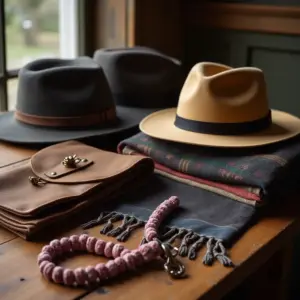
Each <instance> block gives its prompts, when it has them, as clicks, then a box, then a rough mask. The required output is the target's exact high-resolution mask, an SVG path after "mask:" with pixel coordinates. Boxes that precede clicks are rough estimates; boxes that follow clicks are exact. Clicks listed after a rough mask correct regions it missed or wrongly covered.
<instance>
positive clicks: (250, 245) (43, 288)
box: [0, 144, 300, 300]
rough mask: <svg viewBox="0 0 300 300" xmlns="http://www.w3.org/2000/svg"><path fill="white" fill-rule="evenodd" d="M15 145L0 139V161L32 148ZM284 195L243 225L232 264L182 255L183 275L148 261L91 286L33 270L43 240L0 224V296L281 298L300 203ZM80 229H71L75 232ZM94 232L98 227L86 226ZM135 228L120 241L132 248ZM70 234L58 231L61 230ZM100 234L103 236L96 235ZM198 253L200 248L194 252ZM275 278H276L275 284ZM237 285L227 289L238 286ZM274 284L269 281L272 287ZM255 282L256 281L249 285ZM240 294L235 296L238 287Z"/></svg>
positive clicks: (81, 260)
mask: <svg viewBox="0 0 300 300" xmlns="http://www.w3.org/2000/svg"><path fill="white" fill-rule="evenodd" d="M16 149H17V148H15V147H12V146H9V145H5V144H0V165H3V164H7V163H10V162H13V161H15V160H16V159H22V158H26V157H29V156H30V155H31V154H32V153H33V152H34V151H33V150H25V149H24V150H22V152H16ZM288 198H289V201H287V200H288V199H286V200H285V203H286V204H287V205H286V206H285V207H284V208H276V207H274V208H273V209H272V210H271V211H270V212H269V213H268V215H266V216H265V217H264V218H263V219H261V220H260V221H259V223H258V224H257V225H255V226H253V227H252V228H251V229H249V230H248V231H247V232H246V233H245V234H244V236H243V237H242V238H241V239H240V240H239V241H238V242H237V243H236V244H235V246H234V247H233V249H232V250H231V257H232V259H233V261H234V262H235V263H236V265H237V267H236V268H235V269H226V268H224V267H223V266H221V265H220V264H218V263H216V264H215V265H214V266H213V267H206V266H204V265H203V264H202V263H201V259H198V260H196V261H188V260H186V259H184V263H185V265H186V267H187V273H188V275H189V278H187V279H183V280H171V279H170V278H169V276H168V275H167V274H166V273H165V272H164V271H163V270H161V269H158V268H157V267H155V266H149V268H147V269H146V270H143V271H142V272H139V273H138V274H132V275H131V276H127V277H123V278H121V279H120V280H118V281H114V282H110V283H108V284H107V285H105V286H101V287H99V288H98V289H96V290H93V291H87V290H84V289H72V288H67V287H63V286H59V285H56V284H53V283H49V282H47V281H45V280H44V279H43V278H42V276H41V274H40V273H39V270H38V267H37V263H36V257H37V254H38V253H39V251H40V249H41V248H42V246H43V244H40V243H32V242H26V241H24V240H22V239H21V238H18V237H17V236H15V235H14V234H11V233H9V232H8V231H6V230H4V229H1V228H0V299H1V300H5V299H12V300H17V299H22V300H27V299H28V300H29V299H30V300H31V299H43V300H50V299H55V300H60V299H85V300H93V299H99V298H100V299H107V300H125V299H142V300H148V299H149V300H150V299H151V300H152V299H171V300H179V299H180V300H182V299H189V300H190V299H210V300H213V299H221V298H222V297H224V296H225V295H227V296H226V297H225V298H226V299H271V298H272V299H285V295H286V294H285V291H286V289H285V288H286V283H287V276H288V274H289V263H290V260H291V249H292V247H291V246H292V240H293V238H294V237H295V235H296V234H297V232H298V231H299V229H300V226H299V225H300V222H299V220H300V218H299V217H300V209H299V208H300V205H299V204H297V202H299V201H292V200H298V199H297V197H296V196H290V197H288ZM80 231H81V230H80V229H74V230H72V232H76V233H79V232H80ZM88 233H89V234H90V235H94V236H100V234H99V227H96V228H93V229H91V230H88ZM141 233H142V231H140V232H137V233H135V234H134V235H133V236H132V238H130V241H128V242H127V243H126V246H127V247H128V248H135V247H136V246H137V245H138V243H139V241H140V239H141ZM66 234H70V232H68V233H64V234H62V235H66ZM102 238H103V239H109V238H107V237H104V236H102ZM202 255H203V252H202V253H200V255H199V257H201V256H202ZM99 261H104V259H102V258H99V257H94V256H89V255H86V256H78V257H75V258H73V259H71V260H69V261H67V262H66V263H65V264H66V265H68V266H70V267H77V266H84V265H90V264H96V263H99ZM279 283H280V284H279ZM241 284H242V287H243V289H240V290H237V291H238V293H237V292H236V293H237V295H238V296H237V298H235V297H236V295H235V293H231V294H228V293H229V292H231V291H234V290H235V289H236V288H238V287H239V286H241ZM274 284H275V287H276V288H274ZM255 285H256V287H255ZM242 292H244V293H245V294H244V295H242V296H241V294H240V293H242Z"/></svg>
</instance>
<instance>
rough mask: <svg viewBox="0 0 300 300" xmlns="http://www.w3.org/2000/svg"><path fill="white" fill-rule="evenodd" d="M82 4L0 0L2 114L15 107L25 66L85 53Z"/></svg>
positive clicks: (54, 0)
mask: <svg viewBox="0 0 300 300" xmlns="http://www.w3.org/2000/svg"><path fill="white" fill-rule="evenodd" d="M81 5H82V1H81V0H0V110H1V111H5V110H13V109H14V108H15V103H16V96H17V87H18V80H17V77H18V72H19V69H20V68H21V67H22V66H23V65H24V64H26V63H28V62H30V61H32V60H35V59H39V58H44V57H62V58H74V57H76V56H78V55H83V54H84V53H83V47H82V44H83V38H84V37H83V34H82V32H84V31H83V30H81V27H82V25H84V19H83V16H82V15H81V12H82V8H83V6H81Z"/></svg>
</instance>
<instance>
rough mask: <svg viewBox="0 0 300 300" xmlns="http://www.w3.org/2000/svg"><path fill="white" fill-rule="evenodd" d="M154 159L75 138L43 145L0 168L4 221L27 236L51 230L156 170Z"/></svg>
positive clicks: (0, 204) (0, 222)
mask: <svg viewBox="0 0 300 300" xmlns="http://www.w3.org/2000/svg"><path fill="white" fill-rule="evenodd" d="M153 168H154V165H153V161H152V160H151V159H150V158H144V157H141V156H131V157H130V156H124V155H120V154H116V153H112V152H107V151H103V150H99V149H97V148H94V147H91V146H87V145H85V144H83V143H80V142H76V141H69V142H64V143H60V144H56V145H53V146H50V147H47V148H44V149H42V150H40V151H38V152H37V153H36V154H34V155H33V156H32V157H30V158H27V159H23V160H21V161H16V162H14V163H11V164H9V165H6V166H3V167H1V168H0V182H1V185H0V193H1V200H0V225H1V226H3V227H5V228H7V229H8V230H10V231H12V232H14V233H16V234H17V235H19V236H20V237H22V238H24V239H30V240H32V239H34V238H38V237H39V236H40V235H41V234H45V233H48V234H49V233H51V231H52V230H53V229H54V228H55V225H58V226H62V223H61V222H62V221H64V222H68V221H70V220H71V219H72V221H74V217H75V216H76V217H79V215H80V214H82V213H83V212H84V213H87V211H88V209H89V208H90V207H92V205H96V206H97V205H100V204H102V203H103V202H104V201H110V200H112V199H113V198H115V197H117V196H118V195H121V194H123V193H126V191H128V190H130V189H131V188H132V187H133V186H134V187H135V186H136V185H137V184H138V183H139V182H142V181H143V180H146V179H147V178H148V177H149V176H150V175H151V174H152V173H153Z"/></svg>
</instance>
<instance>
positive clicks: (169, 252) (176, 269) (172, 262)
mask: <svg viewBox="0 0 300 300" xmlns="http://www.w3.org/2000/svg"><path fill="white" fill-rule="evenodd" d="M160 245H161V248H162V249H163V251H164V254H165V258H166V262H165V264H164V268H165V271H166V272H168V273H169V275H170V276H171V277H173V278H175V279H178V278H182V277H183V275H184V274H185V267H184V265H183V264H182V263H181V262H180V261H179V260H178V259H176V256H177V254H178V249H177V248H175V247H172V246H170V245H169V244H164V243H161V244H160Z"/></svg>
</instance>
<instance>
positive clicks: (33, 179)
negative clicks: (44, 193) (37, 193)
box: [28, 176, 47, 186]
mask: <svg viewBox="0 0 300 300" xmlns="http://www.w3.org/2000/svg"><path fill="white" fill-rule="evenodd" d="M28 180H29V181H30V182H31V184H32V185H34V186H44V185H45V184H46V183H47V182H46V181H45V180H43V179H42V178H40V177H35V176H29V177H28Z"/></svg>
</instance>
